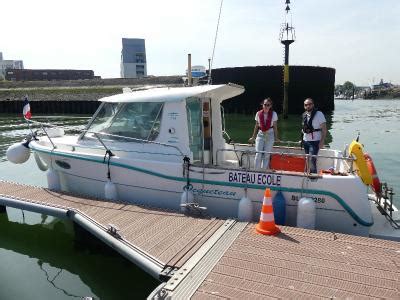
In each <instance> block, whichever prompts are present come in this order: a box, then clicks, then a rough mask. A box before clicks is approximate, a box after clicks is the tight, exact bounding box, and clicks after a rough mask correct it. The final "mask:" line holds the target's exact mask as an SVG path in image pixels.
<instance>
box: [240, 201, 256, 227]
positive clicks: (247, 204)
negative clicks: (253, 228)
mask: <svg viewBox="0 0 400 300" xmlns="http://www.w3.org/2000/svg"><path fill="white" fill-rule="evenodd" d="M238 220H239V221H241V222H251V221H253V202H251V200H250V199H249V198H247V197H245V196H243V197H242V199H240V201H239V206H238Z"/></svg>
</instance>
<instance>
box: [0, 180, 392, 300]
mask: <svg viewBox="0 0 400 300" xmlns="http://www.w3.org/2000/svg"><path fill="white" fill-rule="evenodd" d="M0 206H3V207H4V206H8V207H15V208H20V209H24V210H28V211H33V212H38V213H44V214H48V215H52V216H55V217H59V218H69V219H71V220H73V221H74V222H76V223H78V224H79V225H81V226H82V227H83V228H85V229H86V230H88V231H89V232H91V233H92V234H93V235H95V236H96V237H98V238H99V239H100V240H102V241H103V242H105V243H106V244H108V245H109V246H111V247H112V248H114V249H115V250H116V251H118V252H119V253H120V254H122V255H123V256H125V257H126V258H128V259H129V260H130V261H132V262H133V263H134V264H136V265H138V266H139V267H141V268H142V269H143V270H144V271H146V272H148V273H149V274H151V275H152V276H153V277H155V278H157V279H159V280H160V281H161V282H162V283H161V284H160V286H159V287H158V288H157V289H156V290H154V292H153V293H152V294H151V295H150V296H149V298H151V299H163V298H169V297H171V298H173V299H188V298H192V299H221V298H237V299H243V298H251V299H268V298H296V299H297V298H307V299H311V298H333V297H335V298H393V299H400V243H398V242H394V241H387V240H380V239H371V238H364V237H358V236H351V235H345V234H339V233H330V232H321V231H311V230H305V229H301V228H293V227H285V226H282V227H280V228H281V231H282V233H281V234H279V235H278V236H275V237H273V236H264V235H259V234H256V233H255V231H254V225H255V224H248V223H243V222H236V221H235V220H218V219H214V218H198V217H189V216H185V215H181V214H178V213H174V212H168V211H161V210H155V209H150V208H145V207H140V206H135V205H130V204H126V203H111V202H106V201H103V200H100V199H89V198H85V197H82V196H76V195H70V194H65V193H60V192H55V191H51V190H48V189H45V188H39V187H32V186H27V185H21V184H15V183H10V182H4V181H0Z"/></svg>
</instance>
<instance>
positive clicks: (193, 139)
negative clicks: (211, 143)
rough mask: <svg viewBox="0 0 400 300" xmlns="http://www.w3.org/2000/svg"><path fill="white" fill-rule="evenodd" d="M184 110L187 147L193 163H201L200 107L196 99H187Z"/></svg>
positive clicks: (199, 102)
mask: <svg viewBox="0 0 400 300" xmlns="http://www.w3.org/2000/svg"><path fill="white" fill-rule="evenodd" d="M186 110H187V118H188V129H189V147H190V150H191V151H192V152H193V161H202V158H203V134H202V129H201V127H202V106H201V101H200V99H198V98H189V99H188V100H187V101H186Z"/></svg>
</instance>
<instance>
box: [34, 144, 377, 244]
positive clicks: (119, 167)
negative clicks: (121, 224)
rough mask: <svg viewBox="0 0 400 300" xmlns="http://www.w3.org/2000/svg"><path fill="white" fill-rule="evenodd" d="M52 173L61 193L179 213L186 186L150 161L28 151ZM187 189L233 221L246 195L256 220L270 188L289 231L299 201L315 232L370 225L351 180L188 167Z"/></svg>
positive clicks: (170, 165)
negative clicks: (312, 211)
mask: <svg viewBox="0 0 400 300" xmlns="http://www.w3.org/2000/svg"><path fill="white" fill-rule="evenodd" d="M34 150H35V151H37V153H38V154H39V156H40V158H41V159H42V160H43V161H44V162H45V163H46V164H47V165H49V166H51V168H52V169H54V170H55V171H57V173H58V175H59V178H60V184H61V189H62V190H64V191H68V192H73V193H79V194H85V195H89V196H91V197H98V198H101V199H104V198H105V197H104V185H105V184H106V182H107V181H108V176H107V174H108V172H110V179H111V181H112V182H113V183H114V184H116V187H117V192H118V200H122V201H125V202H129V203H134V204H140V205H146V206H153V207H158V208H165V209H171V210H179V209H180V201H181V195H182V193H183V191H184V187H185V186H186V185H187V177H186V176H184V172H183V164H182V163H179V162H153V161H149V160H139V159H135V160H132V159H128V158H123V157H122V158H121V157H117V156H116V157H112V158H111V159H110V162H109V164H108V163H107V162H108V158H106V159H104V156H103V155H100V154H98V155H93V154H91V155H90V156H88V155H85V154H82V153H74V152H72V151H48V150H46V149H45V148H42V149H39V148H36V149H34ZM189 185H190V188H191V190H192V191H193V194H194V199H195V201H196V202H197V203H198V204H199V205H200V206H203V207H206V208H207V210H206V212H205V213H206V214H208V215H212V216H216V217H221V218H236V217H237V215H238V203H239V200H240V199H241V198H242V197H244V196H245V195H247V197H248V198H250V199H251V201H252V204H253V216H254V219H253V221H258V218H259V215H260V210H261V204H262V199H263V193H264V190H265V188H270V189H271V191H272V196H273V197H274V195H275V193H276V192H277V191H281V192H282V193H283V196H284V198H285V200H286V221H285V225H289V226H295V225H296V216H297V205H298V202H299V200H300V199H301V198H302V197H311V198H313V199H314V201H315V202H316V209H317V211H316V229H318V230H326V231H334V232H342V233H348V234H356V235H361V236H368V233H369V228H370V226H371V225H372V224H373V219H372V215H371V210H370V204H369V201H368V196H367V188H366V186H365V185H364V184H363V183H362V182H361V180H360V179H359V178H358V177H356V176H353V175H349V176H332V175H321V176H318V177H316V178H310V177H307V176H305V175H304V174H294V172H291V173H290V172H286V173H283V172H270V173H266V172H263V171H260V172H246V171H244V170H241V169H231V168H218V167H204V168H203V167H197V166H194V165H191V166H190V169H189Z"/></svg>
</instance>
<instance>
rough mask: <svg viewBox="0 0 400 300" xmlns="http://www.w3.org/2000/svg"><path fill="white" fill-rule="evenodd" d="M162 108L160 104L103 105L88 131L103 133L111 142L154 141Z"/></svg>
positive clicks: (158, 130)
mask: <svg viewBox="0 0 400 300" xmlns="http://www.w3.org/2000/svg"><path fill="white" fill-rule="evenodd" d="M162 108H163V103H162V102H129V103H105V105H104V106H103V107H102V108H101V109H100V111H99V113H98V114H97V115H96V117H95V119H94V120H93V122H92V123H91V125H90V128H89V131H91V132H100V133H104V134H105V135H104V136H103V137H104V138H107V139H111V140H121V139H122V140H126V141H132V142H135V141H140V140H146V141H154V140H155V139H156V138H157V136H158V134H159V132H160V125H161V115H162V114H161V113H162ZM124 137H128V139H126V138H124ZM129 138H130V139H129Z"/></svg>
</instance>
